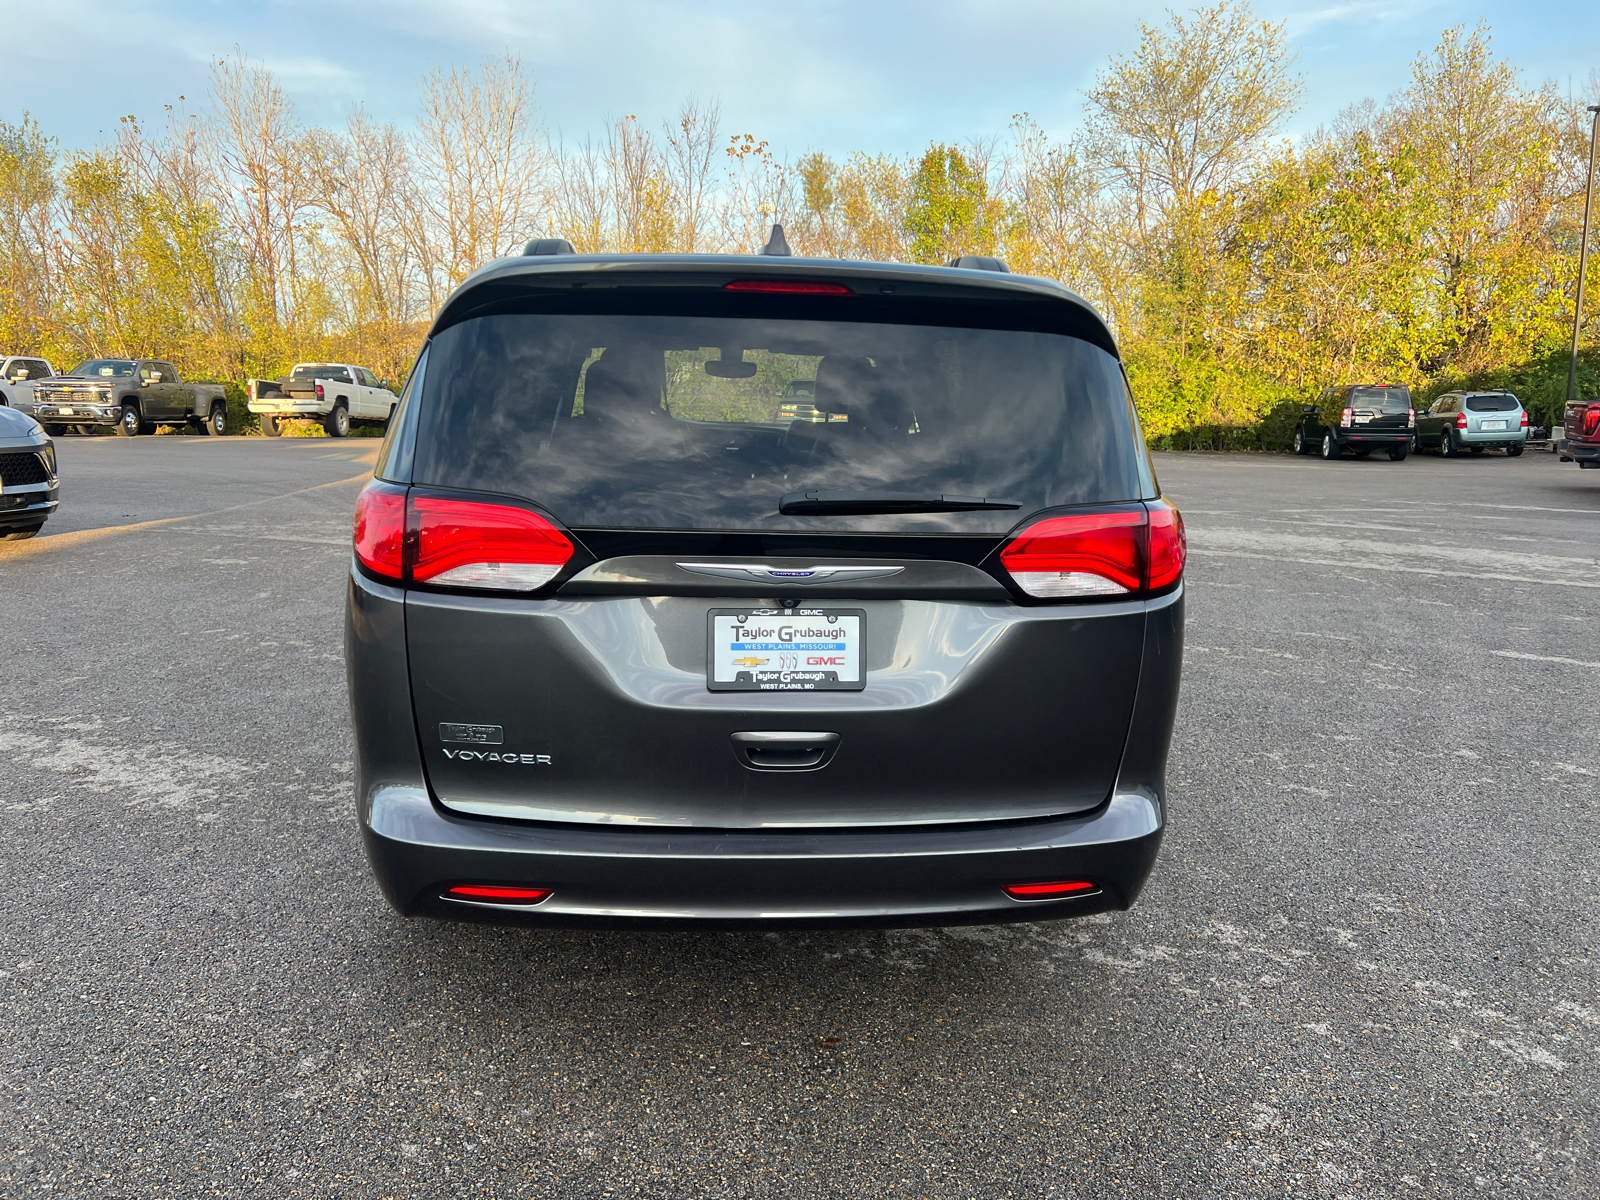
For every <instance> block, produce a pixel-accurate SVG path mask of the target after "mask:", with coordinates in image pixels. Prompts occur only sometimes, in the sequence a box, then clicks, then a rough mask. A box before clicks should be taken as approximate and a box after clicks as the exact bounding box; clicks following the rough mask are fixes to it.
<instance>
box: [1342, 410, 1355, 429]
mask: <svg viewBox="0 0 1600 1200" xmlns="http://www.w3.org/2000/svg"><path fill="white" fill-rule="evenodd" d="M1355 419H1356V410H1355V409H1353V408H1347V409H1345V410H1344V416H1342V417H1340V418H1339V424H1340V425H1341V426H1342V427H1343V428H1345V429H1349V428H1350V423H1351V422H1352V421H1354V420H1355Z"/></svg>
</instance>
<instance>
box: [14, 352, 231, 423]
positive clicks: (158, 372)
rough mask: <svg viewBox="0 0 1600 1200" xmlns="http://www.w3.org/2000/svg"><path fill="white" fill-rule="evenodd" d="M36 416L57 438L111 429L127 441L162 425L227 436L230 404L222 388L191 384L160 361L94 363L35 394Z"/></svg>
mask: <svg viewBox="0 0 1600 1200" xmlns="http://www.w3.org/2000/svg"><path fill="white" fill-rule="evenodd" d="M33 398H34V410H33V415H34V417H35V418H36V419H37V420H38V421H39V423H40V424H41V425H43V426H44V427H45V432H47V433H48V434H50V436H51V437H60V436H61V435H62V434H64V433H66V431H67V429H68V427H69V426H76V427H77V430H78V432H79V433H93V432H94V431H95V430H96V429H97V428H99V427H101V426H106V425H112V426H115V427H116V430H117V433H118V435H119V436H121V437H133V436H134V435H135V434H140V433H154V432H155V428H156V426H157V425H190V426H193V427H194V428H195V429H196V430H197V431H198V432H200V433H211V434H216V435H217V436H218V437H221V436H222V435H223V434H225V433H227V432H228V405H227V402H226V400H225V399H224V398H223V391H222V385H221V384H220V383H185V382H184V381H183V380H182V379H181V378H180V377H179V375H178V369H177V368H176V367H174V366H173V365H172V364H171V363H169V362H164V361H162V360H160V359H154V358H91V359H90V360H89V361H87V362H81V363H79V364H78V365H77V366H76V367H74V368H72V370H71V372H69V373H68V374H66V375H58V376H55V377H54V378H52V379H50V380H49V381H47V382H42V383H40V385H39V386H38V387H37V388H35V389H34V395H33Z"/></svg>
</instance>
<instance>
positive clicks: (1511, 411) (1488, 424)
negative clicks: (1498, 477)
mask: <svg viewBox="0 0 1600 1200" xmlns="http://www.w3.org/2000/svg"><path fill="white" fill-rule="evenodd" d="M1527 444H1528V413H1527V410H1525V409H1524V408H1523V407H1522V401H1520V400H1518V399H1517V398H1516V397H1515V396H1514V395H1512V394H1511V393H1510V392H1505V391H1494V392H1446V393H1445V394H1444V395H1442V396H1440V397H1438V398H1437V399H1435V400H1434V402H1433V403H1432V404H1431V405H1429V406H1428V408H1427V409H1426V410H1425V411H1424V412H1423V413H1421V414H1420V415H1419V416H1418V417H1417V445H1418V447H1420V448H1427V449H1434V450H1437V451H1438V452H1439V453H1440V454H1441V455H1442V456H1444V457H1445V458H1455V457H1456V456H1457V455H1459V454H1461V453H1462V452H1463V451H1471V452H1472V453H1473V454H1482V453H1483V452H1484V451H1485V450H1490V449H1494V450H1504V451H1505V452H1506V453H1507V454H1508V455H1510V456H1511V457H1512V458H1515V457H1517V455H1519V454H1521V453H1522V452H1523V450H1524V449H1525V448H1526V447H1527Z"/></svg>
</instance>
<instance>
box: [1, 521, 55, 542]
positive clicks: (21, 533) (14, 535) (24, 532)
mask: <svg viewBox="0 0 1600 1200" xmlns="http://www.w3.org/2000/svg"><path fill="white" fill-rule="evenodd" d="M43 528H44V522H43V521H40V522H39V524H37V525H30V526H28V527H27V528H26V529H7V530H5V531H4V532H0V542H25V541H27V540H28V539H29V538H31V537H32V536H33V535H34V534H36V533H38V532H39V530H41V529H43Z"/></svg>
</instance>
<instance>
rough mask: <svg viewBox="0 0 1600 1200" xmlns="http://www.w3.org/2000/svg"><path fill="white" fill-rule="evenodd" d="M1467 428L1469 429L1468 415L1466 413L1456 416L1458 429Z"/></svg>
mask: <svg viewBox="0 0 1600 1200" xmlns="http://www.w3.org/2000/svg"><path fill="white" fill-rule="evenodd" d="M1466 427H1467V414H1466V413H1459V414H1457V416H1456V428H1457V429H1465V428H1466Z"/></svg>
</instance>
